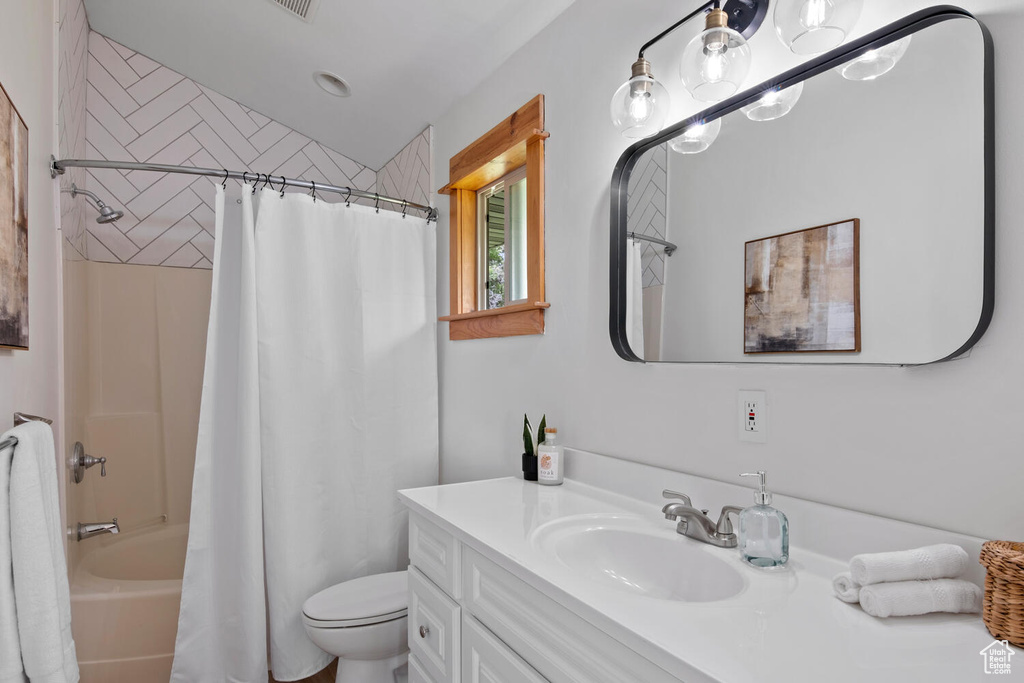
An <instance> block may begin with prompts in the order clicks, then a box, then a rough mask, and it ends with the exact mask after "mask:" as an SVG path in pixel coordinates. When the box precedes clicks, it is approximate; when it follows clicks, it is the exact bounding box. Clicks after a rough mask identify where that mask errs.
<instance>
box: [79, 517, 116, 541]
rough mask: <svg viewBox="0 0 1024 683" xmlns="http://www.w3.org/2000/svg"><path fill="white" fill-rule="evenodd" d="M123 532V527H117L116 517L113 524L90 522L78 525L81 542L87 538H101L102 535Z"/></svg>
mask: <svg viewBox="0 0 1024 683" xmlns="http://www.w3.org/2000/svg"><path fill="white" fill-rule="evenodd" d="M120 531H121V527H119V526H118V525H117V517H114V521H112V522H90V523H88V524H82V523H81V522H79V523H78V540H79V541H81V540H82V539H85V538H90V537H92V536H99V535H100V534H116V533H119V532H120Z"/></svg>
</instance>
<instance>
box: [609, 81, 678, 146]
mask: <svg viewBox="0 0 1024 683" xmlns="http://www.w3.org/2000/svg"><path fill="white" fill-rule="evenodd" d="M670 106H671V102H670V100H669V96H668V90H666V89H665V86H663V85H662V84H661V83H659V82H658V81H656V80H654V78H652V77H651V76H649V75H640V76H634V77H633V78H630V79H629V80H628V81H626V82H625V83H623V84H622V85H621V86H619V89H618V90H616V91H615V94H614V95H612V105H611V110H612V124H613V125H614V126H615V128H616V130H618V131H619V132H620V133H622V136H623V137H626V138H630V139H638V138H646V137H650V136H651V135H654V134H655V133H657V132H658V131H660V130H661V129H662V127H663V126H664V124H665V117H666V116H668V110H669V108H670Z"/></svg>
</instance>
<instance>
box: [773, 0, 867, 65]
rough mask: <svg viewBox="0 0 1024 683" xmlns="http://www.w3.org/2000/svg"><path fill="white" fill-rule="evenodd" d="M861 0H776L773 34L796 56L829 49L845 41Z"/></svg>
mask: <svg viewBox="0 0 1024 683" xmlns="http://www.w3.org/2000/svg"><path fill="white" fill-rule="evenodd" d="M863 2H864V0H777V2H774V4H775V13H774V22H775V33H776V34H777V35H778V37H779V40H781V41H782V44H783V45H785V46H786V47H788V48H789V49H790V50H792V51H793V52H794V53H796V54H798V55H814V54H819V53H821V52H826V51H828V50H831V49H832V48H834V47H835V46H837V45H839V44H840V43H842V42H843V41H844V40H846V36H847V35H849V33H850V30H851V29H852V28H853V26H854V24H856V23H857V19H858V18H860V11H861V7H862V5H863Z"/></svg>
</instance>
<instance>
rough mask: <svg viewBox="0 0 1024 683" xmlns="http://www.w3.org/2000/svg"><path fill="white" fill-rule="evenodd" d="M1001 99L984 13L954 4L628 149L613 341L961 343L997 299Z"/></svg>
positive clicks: (742, 353) (948, 354)
mask: <svg viewBox="0 0 1024 683" xmlns="http://www.w3.org/2000/svg"><path fill="white" fill-rule="evenodd" d="M893 57H895V58H896V59H895V62H894V60H893ZM883 62H885V64H884V66H880V63H883ZM893 62H894V63H893ZM885 66H888V67H889V69H888V70H887V71H884V72H883V73H881V74H879V73H878V72H880V71H883V69H884V67H885ZM991 98H992V84H991V40H990V38H989V36H988V33H987V31H986V30H985V28H984V27H983V26H982V25H981V24H980V23H979V22H977V21H976V20H975V19H974V18H973V17H972V16H971V15H970V14H968V13H967V12H965V11H963V10H958V9H954V8H949V7H941V8H934V9H932V10H925V11H922V12H918V13H916V14H914V15H911V16H909V17H906V18H905V19H903V20H901V21H899V22H896V23H894V24H891V25H890V26H887V27H885V28H883V29H881V30H880V31H877V32H875V33H872V34H870V35H868V36H865V37H864V38H862V39H860V40H858V41H855V42H853V43H851V44H849V45H844V46H842V47H840V48H837V49H836V50H834V51H832V52H830V53H827V54H825V55H822V56H821V57H818V58H816V59H815V60H813V61H811V62H808V63H806V64H804V65H802V66H801V67H799V68H797V69H794V70H793V71H790V72H787V73H785V74H782V75H781V76H779V77H778V78H776V79H773V80H772V81H769V82H766V83H763V84H761V85H760V86H758V87H756V88H752V89H750V90H748V91H746V92H744V93H742V94H740V95H737V96H736V97H734V98H732V99H730V100H727V101H725V102H722V103H720V104H718V105H715V106H713V107H712V108H710V109H708V110H706V111H704V112H701V113H700V114H698V115H697V116H694V117H692V118H690V119H687V120H686V121H682V122H680V123H679V124H676V125H674V126H671V127H670V128H668V129H666V130H664V131H662V132H661V133H659V134H658V135H656V136H654V137H652V138H648V139H646V140H643V141H641V142H640V143H637V144H636V145H634V146H633V147H631V148H630V149H628V150H627V151H626V152H625V153H624V154H623V156H622V158H621V159H620V161H619V164H618V166H617V167H616V172H615V175H614V177H613V182H612V229H611V239H612V241H611V311H610V327H611V338H612V344H613V346H615V348H616V351H617V352H618V353H619V355H620V356H622V357H623V358H625V359H627V360H642V361H648V362H650V361H668V362H718V363H745V362H760V363H848V364H851V363H852V364H855V363H861V364H895V365H916V364H924V363H932V362H936V361H940V360H947V359H949V358H953V357H956V356H957V355H959V354H962V353H963V352H964V351H966V350H967V349H969V348H970V347H971V346H972V345H973V344H974V343H975V342H976V341H977V340H978V338H980V336H981V334H982V333H983V332H984V330H985V328H986V327H987V325H988V322H989V319H990V318H991V313H992V306H993V273H992V268H993V262H994V256H993V254H994V245H993V237H994V235H993V231H994V226H993V209H992V207H993V204H992V198H993V196H992V149H993V141H992V138H991V135H992V126H991V111H992V108H991Z"/></svg>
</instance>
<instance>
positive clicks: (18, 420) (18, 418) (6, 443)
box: [0, 413, 53, 451]
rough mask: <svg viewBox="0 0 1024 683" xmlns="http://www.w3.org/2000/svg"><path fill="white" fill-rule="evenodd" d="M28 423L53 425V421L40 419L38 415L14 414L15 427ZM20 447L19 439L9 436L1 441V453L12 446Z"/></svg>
mask: <svg viewBox="0 0 1024 683" xmlns="http://www.w3.org/2000/svg"><path fill="white" fill-rule="evenodd" d="M26 422H45V423H46V424H48V425H52V424H53V420H48V419H47V418H45V417H39V416H38V415H29V414H28V413H15V414H14V426H15V427H17V426H18V425H21V424H25V423H26ZM17 445H18V437H16V436H9V437H7V438H6V439H4V440H3V441H0V451H2V450H3V449H5V448H9V447H10V446H17Z"/></svg>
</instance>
